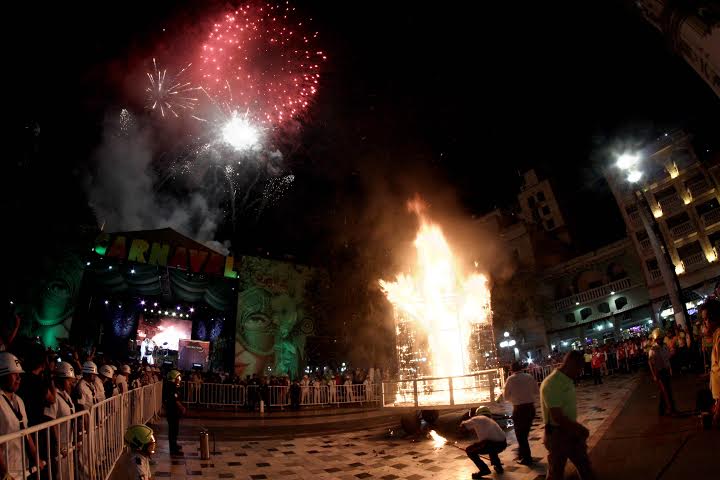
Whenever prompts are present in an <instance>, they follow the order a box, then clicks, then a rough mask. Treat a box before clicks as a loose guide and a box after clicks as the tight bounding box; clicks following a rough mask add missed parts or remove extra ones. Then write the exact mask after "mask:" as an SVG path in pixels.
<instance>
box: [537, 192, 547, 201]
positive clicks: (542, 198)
mask: <svg viewBox="0 0 720 480" xmlns="http://www.w3.org/2000/svg"><path fill="white" fill-rule="evenodd" d="M535 197H536V198H537V201H538V202H544V201H545V192H537V193H536V194H535Z"/></svg>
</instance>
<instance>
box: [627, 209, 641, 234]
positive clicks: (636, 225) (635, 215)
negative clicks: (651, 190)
mask: <svg viewBox="0 0 720 480" xmlns="http://www.w3.org/2000/svg"><path fill="white" fill-rule="evenodd" d="M628 219H629V220H630V226H631V227H632V228H633V229H635V230H639V229H641V228H643V223H642V219H641V218H640V212H638V211H637V210H635V211H634V212H630V213H628Z"/></svg>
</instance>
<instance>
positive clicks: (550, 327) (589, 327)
mask: <svg viewBox="0 0 720 480" xmlns="http://www.w3.org/2000/svg"><path fill="white" fill-rule="evenodd" d="M540 285H541V289H540V290H539V291H538V294H539V295H541V296H542V297H544V298H545V299H547V302H548V304H549V318H548V322H547V337H548V342H549V347H550V349H551V350H555V349H557V350H566V349H569V348H571V347H573V346H574V347H584V346H587V345H589V344H592V343H593V342H595V341H597V342H598V343H603V342H604V341H605V340H607V339H611V338H616V339H617V338H620V337H622V336H623V335H624V334H626V333H627V332H630V331H640V330H646V329H648V328H649V326H650V324H651V323H652V312H651V310H650V307H649V296H648V291H647V288H646V285H645V279H644V276H643V271H642V266H641V264H640V260H639V258H638V257H637V255H636V253H635V249H634V247H633V243H632V241H631V240H629V239H627V238H626V239H622V240H620V241H618V242H615V243H612V244H610V245H607V246H605V247H602V248H600V249H598V250H595V251H592V252H589V253H587V254H584V255H581V256H579V257H575V258H572V259H570V260H568V261H566V262H563V263H560V264H558V265H555V266H553V267H551V268H548V269H545V270H544V271H543V272H542V274H541V281H540Z"/></svg>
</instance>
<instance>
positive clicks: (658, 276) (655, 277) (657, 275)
mask: <svg viewBox="0 0 720 480" xmlns="http://www.w3.org/2000/svg"><path fill="white" fill-rule="evenodd" d="M650 278H651V279H652V280H660V279H661V278H662V272H661V271H660V270H650Z"/></svg>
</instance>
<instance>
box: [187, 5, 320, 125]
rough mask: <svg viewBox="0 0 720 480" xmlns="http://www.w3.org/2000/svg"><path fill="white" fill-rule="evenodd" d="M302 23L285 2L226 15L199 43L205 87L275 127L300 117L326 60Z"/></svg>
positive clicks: (316, 84)
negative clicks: (321, 64)
mask: <svg viewBox="0 0 720 480" xmlns="http://www.w3.org/2000/svg"><path fill="white" fill-rule="evenodd" d="M305 23H306V22H304V21H303V20H301V19H298V18H296V14H295V8H294V7H292V6H290V5H289V3H285V4H283V5H275V4H269V3H268V4H253V3H249V4H245V5H244V6H242V7H240V8H238V9H237V10H235V11H233V12H229V13H226V14H225V15H224V16H223V17H222V19H221V20H220V21H219V22H217V23H215V24H214V26H213V28H212V31H211V32H210V35H209V36H208V38H207V41H206V42H205V44H204V45H203V46H202V52H201V55H200V62H199V63H200V66H199V70H200V73H201V83H202V85H203V87H204V88H205V89H206V90H207V91H208V92H209V94H211V95H213V96H219V97H221V98H222V99H223V100H224V101H226V102H228V103H229V104H230V105H232V106H233V107H234V108H237V109H238V110H243V111H247V112H248V116H249V117H250V118H253V119H254V120H255V121H259V122H263V123H269V124H272V125H278V124H281V123H282V122H284V121H286V120H288V119H290V118H292V117H295V116H297V115H299V114H300V113H302V112H303V111H304V110H305V109H306V108H307V106H308V104H309V102H310V100H311V98H312V96H313V95H314V94H315V93H316V92H317V87H318V81H319V79H320V72H319V63H320V62H321V61H322V60H324V59H325V55H324V54H323V52H322V51H321V50H319V49H318V48H317V47H316V46H314V44H315V43H316V39H317V32H312V33H306V31H305V28H306V25H305ZM243 113H244V112H243Z"/></svg>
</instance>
